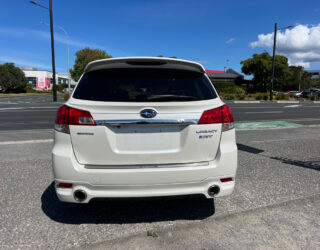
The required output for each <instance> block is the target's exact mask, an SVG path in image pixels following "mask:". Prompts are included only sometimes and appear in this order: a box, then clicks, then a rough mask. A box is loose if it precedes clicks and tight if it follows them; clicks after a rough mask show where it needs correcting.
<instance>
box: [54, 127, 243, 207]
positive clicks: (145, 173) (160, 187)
mask: <svg viewBox="0 0 320 250" xmlns="http://www.w3.org/2000/svg"><path fill="white" fill-rule="evenodd" d="M52 160H53V173H54V177H55V182H56V192H57V195H58V197H59V199H60V200H61V201H66V202H76V201H75V199H74V196H73V193H74V191H76V190H79V189H81V190H83V191H85V192H86V194H87V198H86V199H85V200H84V201H83V202H84V203H87V202H89V201H90V200H91V199H92V198H100V197H101V198H102V197H154V196H176V195H191V194H202V195H204V196H206V197H207V198H210V196H209V195H208V189H209V187H210V186H212V185H218V186H219V187H220V192H219V194H218V195H217V196H216V197H219V196H224V195H229V194H231V193H232V191H233V189H234V185H235V181H234V179H235V175H236V169H237V146H236V143H235V131H234V129H233V130H230V131H227V132H223V133H222V136H221V143H220V147H219V152H218V154H217V157H216V159H215V160H214V161H211V162H209V163H208V165H206V166H192V167H190V166H188V167H183V166H182V167H176V168H134V169H128V168H127V169H88V168H85V166H84V165H81V164H79V163H78V161H77V160H76V158H75V156H74V153H73V149H72V145H71V141H70V136H69V135H67V134H63V133H59V132H55V145H54V147H53V150H52ZM225 177H232V179H233V181H231V182H226V183H221V181H220V179H221V178H225ZM59 182H67V183H72V184H73V186H72V188H59V187H57V184H58V183H59Z"/></svg>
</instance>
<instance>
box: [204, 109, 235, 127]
mask: <svg viewBox="0 0 320 250" xmlns="http://www.w3.org/2000/svg"><path fill="white" fill-rule="evenodd" d="M233 121H234V120H233V116H232V112H231V109H230V108H229V107H228V106H227V105H223V106H222V107H219V108H215V109H210V110H206V111H204V112H203V113H202V115H201V118H200V120H199V122H198V124H212V123H222V131H227V130H230V129H233V128H234V124H233Z"/></svg>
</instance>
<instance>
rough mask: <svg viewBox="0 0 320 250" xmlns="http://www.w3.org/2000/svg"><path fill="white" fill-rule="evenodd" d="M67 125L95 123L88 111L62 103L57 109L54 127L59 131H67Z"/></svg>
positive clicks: (92, 124) (90, 124)
mask: <svg viewBox="0 0 320 250" xmlns="http://www.w3.org/2000/svg"><path fill="white" fill-rule="evenodd" d="M69 125H86V126H94V125H96V123H95V121H94V119H93V118H92V116H91V114H90V112H88V111H84V110H80V109H75V108H71V107H68V106H67V105H63V106H61V107H60V108H59V109H58V113H57V117H56V121H55V129H56V130H57V131H59V132H63V133H69Z"/></svg>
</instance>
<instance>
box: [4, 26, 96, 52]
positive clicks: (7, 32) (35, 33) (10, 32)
mask: <svg viewBox="0 0 320 250" xmlns="http://www.w3.org/2000/svg"><path fill="white" fill-rule="evenodd" d="M0 36H5V37H13V38H24V39H26V38H27V39H36V38H40V39H45V40H50V39H51V37H50V32H48V31H41V30H34V29H21V28H11V27H0ZM54 40H55V41H56V42H59V43H63V44H66V43H67V40H66V37H65V35H64V34H63V35H62V34H60V33H58V31H55V32H54ZM69 44H70V46H74V47H78V48H83V47H86V46H89V47H95V48H101V47H102V46H99V45H98V44H95V43H92V42H87V41H82V40H79V39H75V38H69Z"/></svg>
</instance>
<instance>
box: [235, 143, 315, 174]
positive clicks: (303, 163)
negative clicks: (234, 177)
mask: <svg viewBox="0 0 320 250" xmlns="http://www.w3.org/2000/svg"><path fill="white" fill-rule="evenodd" d="M237 146H238V150H241V151H244V152H248V153H252V154H260V153H262V152H264V150H261V149H258V148H254V147H251V146H248V145H244V144H240V143H237ZM261 156H264V157H267V158H270V159H273V160H277V161H281V162H282V163H285V164H289V165H294V166H298V167H303V168H310V169H314V170H320V160H314V161H298V160H291V159H288V158H284V157H275V156H274V157H270V156H268V155H263V154H261Z"/></svg>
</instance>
